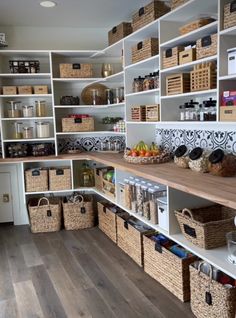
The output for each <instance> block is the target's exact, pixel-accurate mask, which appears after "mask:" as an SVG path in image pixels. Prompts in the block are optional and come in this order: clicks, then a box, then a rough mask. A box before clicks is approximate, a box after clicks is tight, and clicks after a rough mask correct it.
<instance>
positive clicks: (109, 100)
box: [106, 88, 114, 105]
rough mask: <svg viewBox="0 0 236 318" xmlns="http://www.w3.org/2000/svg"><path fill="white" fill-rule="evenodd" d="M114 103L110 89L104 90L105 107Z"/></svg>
mask: <svg viewBox="0 0 236 318" xmlns="http://www.w3.org/2000/svg"><path fill="white" fill-rule="evenodd" d="M113 102H114V95H113V91H112V89H111V88H107V89H106V103H107V105H110V104H113Z"/></svg>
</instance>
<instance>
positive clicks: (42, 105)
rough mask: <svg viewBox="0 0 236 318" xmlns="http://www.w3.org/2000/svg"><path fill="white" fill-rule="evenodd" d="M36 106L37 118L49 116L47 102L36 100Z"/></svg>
mask: <svg viewBox="0 0 236 318" xmlns="http://www.w3.org/2000/svg"><path fill="white" fill-rule="evenodd" d="M35 106H36V116H37V117H46V116H47V110H46V102H45V100H36V101H35Z"/></svg>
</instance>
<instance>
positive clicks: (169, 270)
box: [143, 235, 196, 302]
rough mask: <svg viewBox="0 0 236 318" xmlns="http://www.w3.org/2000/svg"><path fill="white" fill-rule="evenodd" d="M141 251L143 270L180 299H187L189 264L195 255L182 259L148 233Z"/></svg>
mask: <svg viewBox="0 0 236 318" xmlns="http://www.w3.org/2000/svg"><path fill="white" fill-rule="evenodd" d="M143 252H144V271H145V272H146V273H147V274H149V275H150V276H151V277H152V278H154V279H155V280H156V281H158V282H159V283H160V284H161V285H163V286H164V287H165V288H167V289H168V290H169V291H170V292H171V293H172V294H174V295H175V296H176V297H178V298H179V299H180V300H181V301H183V302H185V301H189V300H190V282H189V265H190V264H191V263H193V262H194V261H195V260H196V257H195V256H193V257H188V258H183V259H182V258H180V257H178V256H177V255H175V254H173V253H172V252H171V251H169V250H168V249H166V248H165V247H164V246H160V245H159V244H158V243H156V242H155V241H153V240H151V238H150V235H144V237H143Z"/></svg>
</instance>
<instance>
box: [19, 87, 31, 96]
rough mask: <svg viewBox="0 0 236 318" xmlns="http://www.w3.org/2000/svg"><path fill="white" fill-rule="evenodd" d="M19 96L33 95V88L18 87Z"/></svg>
mask: <svg viewBox="0 0 236 318" xmlns="http://www.w3.org/2000/svg"><path fill="white" fill-rule="evenodd" d="M17 88H18V94H22V95H27V94H28V95H31V94H32V93H33V90H32V86H18V87H17Z"/></svg>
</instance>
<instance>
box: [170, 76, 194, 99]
mask: <svg viewBox="0 0 236 318" xmlns="http://www.w3.org/2000/svg"><path fill="white" fill-rule="evenodd" d="M188 92H190V74H189V73H180V74H172V75H169V76H167V77H166V95H168V96H169V95H177V94H183V93H188Z"/></svg>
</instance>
